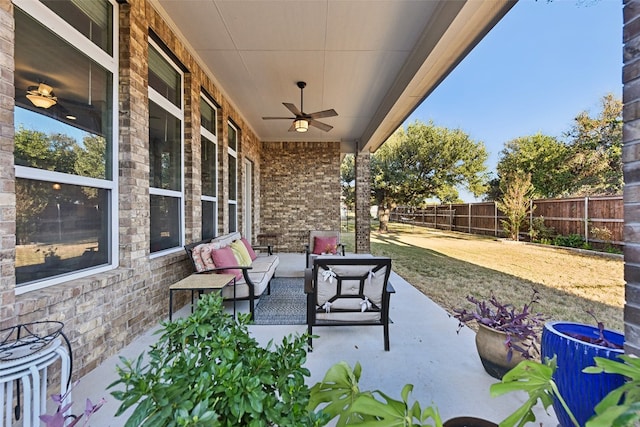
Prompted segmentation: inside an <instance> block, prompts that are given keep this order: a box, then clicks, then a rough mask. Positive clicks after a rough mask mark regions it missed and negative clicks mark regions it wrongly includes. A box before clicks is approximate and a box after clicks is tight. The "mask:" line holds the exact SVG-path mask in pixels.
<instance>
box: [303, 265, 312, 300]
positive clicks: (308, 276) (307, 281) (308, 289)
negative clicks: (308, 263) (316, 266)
mask: <svg viewBox="0 0 640 427" xmlns="http://www.w3.org/2000/svg"><path fill="white" fill-rule="evenodd" d="M312 275H313V269H312V268H305V270H304V293H305V294H310V293H312V292H313V277H312Z"/></svg>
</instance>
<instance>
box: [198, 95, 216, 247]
mask: <svg viewBox="0 0 640 427" xmlns="http://www.w3.org/2000/svg"><path fill="white" fill-rule="evenodd" d="M216 123H217V119H216V108H215V107H214V106H213V103H211V102H210V101H209V100H208V99H206V97H205V96H202V97H201V98H200V135H201V148H200V151H201V154H200V158H201V164H200V176H201V177H202V197H201V202H202V240H204V239H212V238H214V237H216V230H217V225H218V197H217V195H218V144H217V141H218V140H217V132H216Z"/></svg>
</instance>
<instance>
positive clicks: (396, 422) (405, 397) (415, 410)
mask: <svg viewBox="0 0 640 427" xmlns="http://www.w3.org/2000/svg"><path fill="white" fill-rule="evenodd" d="M361 373H362V367H361V366H360V364H359V363H356V365H355V367H354V369H351V367H350V366H349V365H348V364H347V363H346V362H339V363H337V364H335V365H333V366H332V367H331V368H330V369H329V370H328V371H327V373H326V375H325V377H324V379H323V380H322V382H319V383H317V384H316V385H314V386H313V387H312V388H311V398H310V400H309V406H308V408H309V410H310V411H313V410H315V409H317V408H318V407H319V406H321V405H323V404H327V405H326V406H324V407H323V408H322V409H321V411H322V412H323V413H324V414H327V415H328V416H329V417H330V419H334V418H336V417H338V421H337V424H336V426H338V427H341V426H346V425H361V426H373V425H375V426H380V427H384V426H398V427H400V426H435V427H442V420H441V419H440V414H439V412H438V409H437V408H436V407H434V406H428V407H426V408H424V409H423V408H421V406H420V404H419V403H418V402H414V403H413V404H410V403H409V394H410V393H411V391H412V390H413V385H412V384H407V385H405V386H404V387H403V388H402V393H401V399H402V400H396V399H393V398H391V397H390V396H388V395H387V394H385V393H383V392H382V391H380V390H374V391H361V390H360V387H359V384H358V383H359V380H360V375H361ZM425 423H426V424H425Z"/></svg>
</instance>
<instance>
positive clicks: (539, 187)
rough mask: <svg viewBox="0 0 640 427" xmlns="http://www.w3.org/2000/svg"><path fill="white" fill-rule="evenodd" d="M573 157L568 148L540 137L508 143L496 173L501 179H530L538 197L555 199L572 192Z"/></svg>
mask: <svg viewBox="0 0 640 427" xmlns="http://www.w3.org/2000/svg"><path fill="white" fill-rule="evenodd" d="M570 157H571V149H570V147H569V146H568V145H566V144H565V143H563V142H561V141H559V140H558V139H557V138H554V137H552V136H546V135H542V134H541V133H537V134H535V135H532V136H523V137H520V138H516V139H513V140H511V141H508V142H507V143H505V145H504V149H503V150H502V151H501V159H500V162H499V163H498V166H497V168H496V169H497V171H498V175H499V176H500V177H513V176H516V175H529V176H531V184H532V185H533V188H534V196H535V197H540V198H547V197H556V196H560V195H562V194H564V193H566V192H567V190H569V186H570V181H571V169H570V167H569V163H568V162H569V159H570Z"/></svg>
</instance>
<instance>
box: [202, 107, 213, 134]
mask: <svg viewBox="0 0 640 427" xmlns="http://www.w3.org/2000/svg"><path fill="white" fill-rule="evenodd" d="M200 126H202V127H203V128H205V129H206V130H208V131H209V132H211V133H212V134H214V135H216V110H215V109H214V108H213V107H212V106H211V105H210V104H209V103H208V102H207V101H205V100H204V99H202V98H200Z"/></svg>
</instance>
